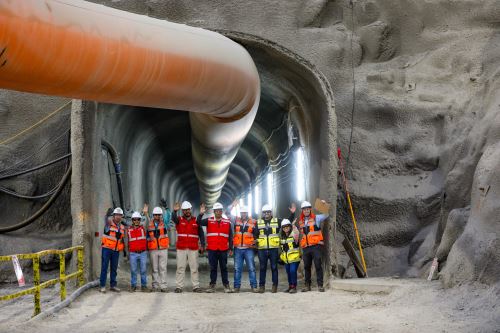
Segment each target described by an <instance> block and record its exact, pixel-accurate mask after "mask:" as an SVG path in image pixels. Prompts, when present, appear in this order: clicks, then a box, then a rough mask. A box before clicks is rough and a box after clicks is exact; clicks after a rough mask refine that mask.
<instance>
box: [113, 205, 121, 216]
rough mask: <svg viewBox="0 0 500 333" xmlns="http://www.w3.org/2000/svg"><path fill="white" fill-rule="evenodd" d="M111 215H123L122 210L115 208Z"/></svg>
mask: <svg viewBox="0 0 500 333" xmlns="http://www.w3.org/2000/svg"><path fill="white" fill-rule="evenodd" d="M113 215H123V209H121V208H120V207H116V208H115V210H114V211H113Z"/></svg>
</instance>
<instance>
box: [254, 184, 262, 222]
mask: <svg viewBox="0 0 500 333" xmlns="http://www.w3.org/2000/svg"><path fill="white" fill-rule="evenodd" d="M253 196H254V202H255V209H254V212H255V214H257V215H259V209H260V190H259V185H255V187H254V189H253Z"/></svg>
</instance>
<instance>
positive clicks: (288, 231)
mask: <svg viewBox="0 0 500 333" xmlns="http://www.w3.org/2000/svg"><path fill="white" fill-rule="evenodd" d="M280 247H281V254H280V259H281V261H283V262H284V263H285V270H286V275H287V277H288V289H286V290H285V292H289V293H290V294H295V293H296V292H297V269H298V268H299V264H300V246H299V230H298V229H297V228H296V227H295V226H292V223H291V222H290V221H289V220H287V219H284V220H283V221H281V232H280Z"/></svg>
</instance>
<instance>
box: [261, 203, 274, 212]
mask: <svg viewBox="0 0 500 333" xmlns="http://www.w3.org/2000/svg"><path fill="white" fill-rule="evenodd" d="M262 211H263V212H268V211H269V212H270V211H272V208H271V205H270V204H265V205H264V206H262Z"/></svg>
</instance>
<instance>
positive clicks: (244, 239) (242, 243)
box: [233, 217, 255, 248]
mask: <svg viewBox="0 0 500 333" xmlns="http://www.w3.org/2000/svg"><path fill="white" fill-rule="evenodd" d="M253 228H255V221H254V220H252V219H248V221H247V224H246V226H245V228H243V221H241V219H240V218H239V217H238V218H237V219H236V223H235V225H234V237H233V245H234V247H237V248H249V247H254V241H255V238H254V236H253V233H252V231H253ZM245 229H246V230H245Z"/></svg>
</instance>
